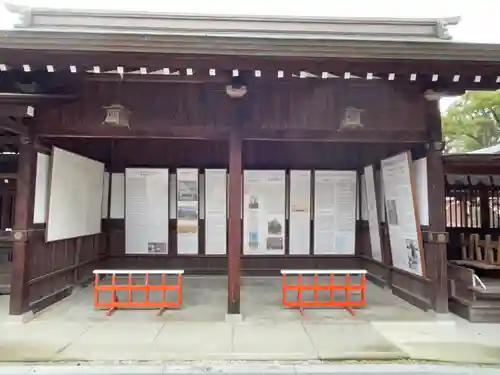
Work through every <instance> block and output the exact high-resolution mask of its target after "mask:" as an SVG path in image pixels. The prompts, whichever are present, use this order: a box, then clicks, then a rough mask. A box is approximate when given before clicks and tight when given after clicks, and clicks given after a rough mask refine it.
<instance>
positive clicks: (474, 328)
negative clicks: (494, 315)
mask: <svg viewBox="0 0 500 375" xmlns="http://www.w3.org/2000/svg"><path fill="white" fill-rule="evenodd" d="M1 330H2V334H1V335H0V361H4V362H14V361H28V362H53V361H60V362H79V361H82V362H88V361H106V362H108V361H132V362H135V361H179V360H189V361H206V360H253V361H255V360H268V361H304V360H328V361H331V360H398V359H412V360H417V361H422V360H432V361H436V360H437V361H450V362H462V363H484V364H499V365H500V326H499V325H487V324H475V325H472V324H468V323H463V322H462V321H458V320H444V321H435V322H397V323H394V322H370V323H369V322H352V323H348V322H342V323H339V324H335V323H315V322H313V321H312V322H307V321H298V322H291V321H288V322H283V323H263V322H245V321H244V322H241V323H225V322H161V321H160V322H128V323H127V322H123V321H119V322H114V321H112V320H109V321H107V322H97V323H86V324H82V323H78V322H76V323H72V322H57V323H55V322H51V321H37V320H35V321H32V322H30V323H28V324H4V325H3V326H2V327H1Z"/></svg>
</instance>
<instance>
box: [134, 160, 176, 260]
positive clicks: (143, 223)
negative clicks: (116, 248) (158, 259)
mask: <svg viewBox="0 0 500 375" xmlns="http://www.w3.org/2000/svg"><path fill="white" fill-rule="evenodd" d="M168 177H169V174H168V169H151V168H127V169H126V170H125V253H127V254H167V253H168V231H169V230H168V228H169V225H168V224H169V208H168V206H169V181H168V180H169V179H168Z"/></svg>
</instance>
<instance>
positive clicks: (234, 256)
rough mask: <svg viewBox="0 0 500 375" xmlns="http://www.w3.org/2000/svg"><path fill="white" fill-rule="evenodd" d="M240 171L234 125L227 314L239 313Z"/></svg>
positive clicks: (239, 145) (240, 147) (240, 145)
mask: <svg viewBox="0 0 500 375" xmlns="http://www.w3.org/2000/svg"><path fill="white" fill-rule="evenodd" d="M242 173H243V140H242V138H241V133H240V129H239V128H238V127H235V128H234V129H232V131H231V134H230V138H229V186H228V194H229V199H228V201H229V202H228V213H229V220H228V252H227V254H228V294H227V313H228V314H240V268H241V249H242V241H241V236H242V233H241V200H242V199H243V197H242V194H241V193H242V191H243V188H242V185H243V184H242V176H243V174H242Z"/></svg>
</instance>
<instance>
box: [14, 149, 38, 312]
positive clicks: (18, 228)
mask: <svg viewBox="0 0 500 375" xmlns="http://www.w3.org/2000/svg"><path fill="white" fill-rule="evenodd" d="M35 179H36V151H35V148H34V146H33V145H32V144H30V143H27V144H22V145H21V146H20V150H19V172H18V180H17V190H16V204H15V216H14V228H13V238H14V248H13V256H14V258H13V262H12V276H11V290H10V314H12V315H21V314H24V313H26V312H28V310H29V269H28V267H29V263H30V256H31V254H30V251H29V250H30V246H29V238H28V237H29V236H28V232H29V230H30V229H31V228H32V226H33V208H34V201H35Z"/></svg>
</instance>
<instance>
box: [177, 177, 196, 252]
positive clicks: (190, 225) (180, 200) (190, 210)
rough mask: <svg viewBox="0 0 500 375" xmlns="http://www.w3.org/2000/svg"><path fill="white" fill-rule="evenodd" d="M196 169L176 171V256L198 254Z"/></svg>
mask: <svg viewBox="0 0 500 375" xmlns="http://www.w3.org/2000/svg"><path fill="white" fill-rule="evenodd" d="M198 208H199V207H198V169H193V168H181V169H177V254H181V255H189V254H191V255H192V254H198V217H199V209H198Z"/></svg>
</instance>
